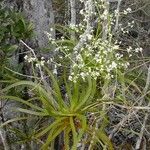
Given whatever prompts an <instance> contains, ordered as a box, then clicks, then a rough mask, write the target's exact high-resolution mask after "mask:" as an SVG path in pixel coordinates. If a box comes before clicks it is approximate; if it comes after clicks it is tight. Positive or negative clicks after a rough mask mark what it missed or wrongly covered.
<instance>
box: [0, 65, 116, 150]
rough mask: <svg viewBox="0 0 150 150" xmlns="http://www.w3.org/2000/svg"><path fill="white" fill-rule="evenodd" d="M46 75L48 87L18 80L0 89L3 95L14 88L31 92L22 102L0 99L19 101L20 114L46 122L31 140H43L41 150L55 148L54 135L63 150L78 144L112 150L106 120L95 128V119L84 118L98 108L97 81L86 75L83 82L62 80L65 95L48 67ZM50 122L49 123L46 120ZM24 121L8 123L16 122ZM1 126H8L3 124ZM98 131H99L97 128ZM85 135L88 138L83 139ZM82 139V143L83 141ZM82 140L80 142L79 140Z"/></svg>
mask: <svg viewBox="0 0 150 150" xmlns="http://www.w3.org/2000/svg"><path fill="white" fill-rule="evenodd" d="M45 70H46V73H47V75H48V76H49V77H50V79H51V86H48V84H46V83H44V82H43V84H42V83H41V82H39V81H38V80H35V81H34V82H33V81H19V82H16V83H14V84H12V85H10V86H8V87H6V88H4V89H3V90H2V92H3V93H5V92H8V91H9V90H10V89H12V88H14V87H17V86H26V87H28V89H29V91H32V95H33V97H32V100H31V99H29V100H23V99H21V98H19V97H16V96H9V95H8V96H6V95H5V96H1V97H2V99H8V100H9V99H10V100H15V101H18V102H21V103H22V104H23V107H22V108H16V109H17V111H19V112H21V113H25V114H28V115H29V116H30V117H31V115H33V116H38V117H39V119H44V118H45V119H46V120H47V122H45V123H44V126H41V124H40V125H39V128H38V129H37V130H36V132H35V133H34V134H33V135H32V137H30V140H33V141H42V142H41V143H42V147H41V149H43V150H47V149H49V148H50V149H54V147H53V142H54V140H55V139H56V137H57V136H59V135H63V144H64V148H65V149H66V150H70V149H72V150H76V149H77V146H78V145H79V144H81V145H83V144H85V145H86V146H89V145H91V143H90V141H91V140H92V141H93V142H92V146H91V147H92V148H94V147H95V145H100V146H102V145H105V147H107V148H108V149H110V150H112V149H113V146H112V143H111V142H110V140H109V138H108V137H107V135H106V133H105V130H104V128H105V127H106V124H107V123H106V120H105V119H104V120H105V121H102V124H101V125H100V126H98V127H96V119H95V120H94V121H92V122H93V123H92V125H91V123H90V121H89V118H88V117H87V114H88V113H94V112H95V111H96V112H99V109H100V107H98V108H96V106H97V102H96V101H94V95H95V91H96V81H95V80H93V79H92V78H91V77H90V76H88V78H87V80H86V82H82V81H79V80H78V82H76V83H74V82H70V81H67V80H66V79H65V78H64V83H65V94H62V91H61V88H60V87H61V86H60V83H59V81H58V80H57V78H56V77H54V76H53V74H52V73H51V72H50V70H49V69H48V68H46V67H45ZM50 118H51V119H52V122H51V123H50V124H49V123H48V120H49V119H50ZM98 118H99V117H98ZM21 119H24V118H20V119H19V118H16V119H12V120H10V121H9V122H8V123H10V122H11V121H12V122H13V121H17V120H21ZM4 125H7V123H5V124H4ZM97 128H98V129H97ZM86 136H87V138H85V137H86ZM83 139H85V142H83V141H84V140H83ZM82 140H83V141H82Z"/></svg>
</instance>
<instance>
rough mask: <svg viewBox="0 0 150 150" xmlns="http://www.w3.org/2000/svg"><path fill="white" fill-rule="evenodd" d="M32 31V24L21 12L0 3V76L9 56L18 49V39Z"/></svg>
mask: <svg viewBox="0 0 150 150" xmlns="http://www.w3.org/2000/svg"><path fill="white" fill-rule="evenodd" d="M32 31H33V25H32V24H31V23H29V22H28V21H26V20H25V17H23V16H22V14H20V13H18V12H15V11H14V10H11V9H8V8H6V7H3V6H2V4H1V3H0V60H1V67H0V70H1V75H0V78H2V75H3V74H4V67H5V66H8V65H10V63H11V61H10V59H11V56H12V55H13V54H14V52H15V51H16V50H17V49H18V45H19V40H20V39H24V40H25V39H28V38H30V37H31V36H32V35H33V34H32V33H33V32H32ZM11 64H12V63H11ZM5 73H6V72H5Z"/></svg>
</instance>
